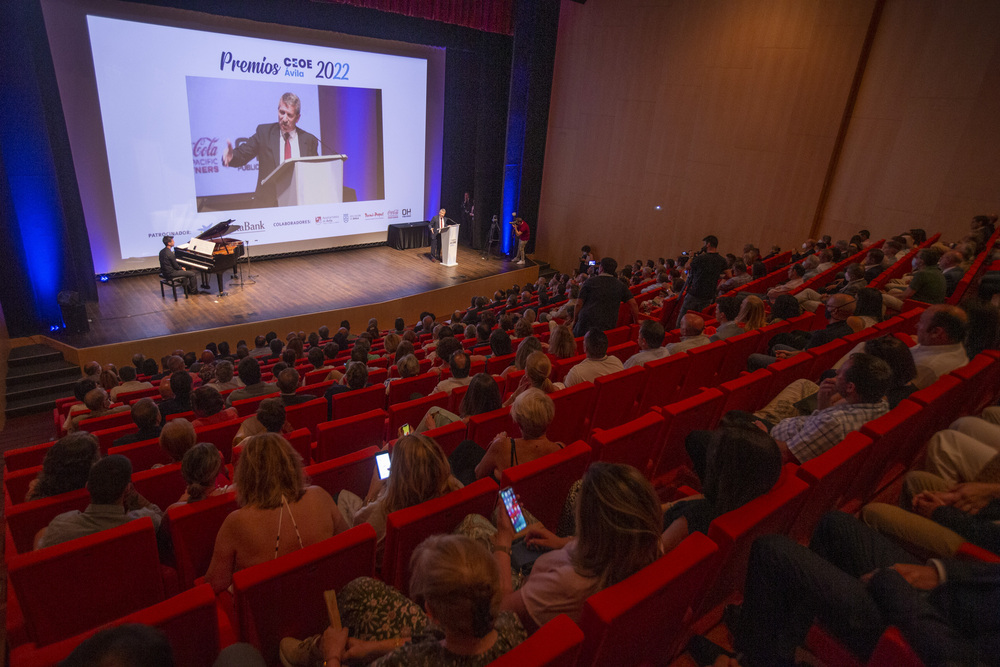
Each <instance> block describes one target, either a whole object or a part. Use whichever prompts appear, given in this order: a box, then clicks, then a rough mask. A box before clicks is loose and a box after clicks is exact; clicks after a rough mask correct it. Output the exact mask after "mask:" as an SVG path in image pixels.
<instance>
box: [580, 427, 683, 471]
mask: <svg viewBox="0 0 1000 667" xmlns="http://www.w3.org/2000/svg"><path fill="white" fill-rule="evenodd" d="M665 425H666V420H665V419H664V418H663V417H662V416H661V415H660V414H659V413H658V412H656V411H652V412H647V413H646V414H644V415H641V416H639V417H636V418H635V419H633V420H632V421H629V422H625V423H624V424H622V425H621V426H616V427H614V428H612V429H609V430H607V431H605V430H604V429H600V428H595V429H594V430H593V432H592V434H591V436H590V448H591V449H592V450H593V454H592V456H593V460H595V461H607V462H608V463H627V464H628V465H630V466H632V467H634V468H636V469H638V470H639V472H641V473H643V474H644V475H646V476H647V477H648V476H649V474H650V473H649V470H650V468H651V467H652V466H653V457H654V456H656V454H658V453H659V451H660V443H662V442H663V427H664V426H665Z"/></svg>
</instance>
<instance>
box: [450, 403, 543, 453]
mask: <svg viewBox="0 0 1000 667" xmlns="http://www.w3.org/2000/svg"><path fill="white" fill-rule="evenodd" d="M501 431H505V432H506V433H507V435H509V436H510V437H512V438H517V437H519V436H520V435H521V429H520V427H519V426H518V425H517V424H515V423H514V420H513V419H511V416H510V407H506V408H499V409H497V410H491V411H490V412H484V413H482V414H480V415H472V416H471V417H469V430H468V433H467V434H466V436H465V437H466V439H468V440H472V441H473V442H475V443H476V444H477V445H479V446H480V447H482V448H483V449H486V448H487V447H489V446H490V443H491V442H492V441H493V438H494V437H495V436H496V434H497V433H500V432H501ZM551 437H552V436H549V438H551Z"/></svg>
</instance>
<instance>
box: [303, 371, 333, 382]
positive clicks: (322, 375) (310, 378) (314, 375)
mask: <svg viewBox="0 0 1000 667" xmlns="http://www.w3.org/2000/svg"><path fill="white" fill-rule="evenodd" d="M332 370H333V366H324V367H323V368H317V369H316V370H313V371H308V372H306V374H305V375H304V376H303V378H302V386H304V387H307V386H309V385H311V384H318V383H320V382H323V381H325V380H326V376H327V375H329V374H330V371H332Z"/></svg>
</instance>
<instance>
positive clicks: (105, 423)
mask: <svg viewBox="0 0 1000 667" xmlns="http://www.w3.org/2000/svg"><path fill="white" fill-rule="evenodd" d="M116 405H117V404H116ZM131 423H132V413H131V412H130V411H128V410H123V411H121V412H115V413H114V414H110V415H102V416H100V417H92V418H90V419H84V420H83V421H82V422H80V423H79V425H78V426H77V428H76V430H78V431H86V432H87V433H96V432H98V431H102V430H104V429H107V428H114V427H115V426H123V425H125V424H131Z"/></svg>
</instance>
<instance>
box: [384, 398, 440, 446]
mask: <svg viewBox="0 0 1000 667" xmlns="http://www.w3.org/2000/svg"><path fill="white" fill-rule="evenodd" d="M432 407H439V408H447V407H448V394H446V393H444V392H443V391H439V392H437V393H435V394H431V395H430V396H425V397H424V398H415V399H413V400H411V401H401V402H399V403H395V404H392V405H390V406H389V418H388V419H387V420H386V425H385V439H386V440H395V439H396V436H397V433H398V431H399V429H400V427H401V426H402V425H403V424H409V426H410V428H412V429H416V428H417V426H418V425H419V424H420V420H421V419H423V417H424V415H425V414H427V411H428V410H430V409H431V408H432Z"/></svg>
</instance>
